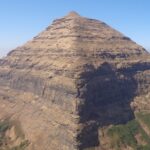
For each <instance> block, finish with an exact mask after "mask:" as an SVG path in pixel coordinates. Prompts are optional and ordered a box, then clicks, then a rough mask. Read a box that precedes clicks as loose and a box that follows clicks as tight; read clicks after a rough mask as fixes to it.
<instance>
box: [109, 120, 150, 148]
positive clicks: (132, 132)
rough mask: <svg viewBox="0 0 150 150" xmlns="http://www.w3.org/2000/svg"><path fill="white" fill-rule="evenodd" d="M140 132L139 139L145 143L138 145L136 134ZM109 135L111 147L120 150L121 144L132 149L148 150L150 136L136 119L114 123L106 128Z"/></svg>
mask: <svg viewBox="0 0 150 150" xmlns="http://www.w3.org/2000/svg"><path fill="white" fill-rule="evenodd" d="M138 134H140V137H141V140H142V141H144V142H145V143H147V144H145V145H140V144H139V143H138V141H137V139H136V135H138ZM108 136H109V137H111V148H114V149H115V150H120V149H121V147H122V146H124V147H126V146H130V147H132V148H133V149H134V150H150V137H149V136H148V135H147V134H146V133H145V131H144V130H143V129H142V127H141V126H140V124H139V123H138V121H136V120H132V121H130V122H128V123H127V124H124V125H114V126H112V127H111V128H110V129H109V130H108Z"/></svg>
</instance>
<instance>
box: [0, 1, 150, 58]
mask: <svg viewBox="0 0 150 150" xmlns="http://www.w3.org/2000/svg"><path fill="white" fill-rule="evenodd" d="M72 10H74V11H77V12H78V13H79V14H81V15H82V16H86V17H90V18H95V19H99V20H102V21H104V22H106V23H107V24H109V25H110V26H112V27H114V28H115V29H117V30H119V31H121V32H122V33H124V34H125V35H126V36H129V37H130V38H131V39H133V40H134V41H136V42H137V43H139V44H141V45H142V46H144V47H145V48H147V49H150V0H1V1H0V56H3V55H5V54H6V53H7V52H8V51H10V50H11V49H14V48H15V47H17V46H20V45H22V44H23V43H25V42H26V41H27V40H30V39H31V38H32V37H34V36H35V35H36V34H38V33H39V32H40V31H41V30H43V29H44V28H45V27H47V26H48V25H49V24H50V23H51V22H52V20H53V19H56V18H59V17H61V16H64V15H66V14H67V13H68V12H70V11H72Z"/></svg>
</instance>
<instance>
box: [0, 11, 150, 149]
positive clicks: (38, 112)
mask: <svg viewBox="0 0 150 150" xmlns="http://www.w3.org/2000/svg"><path fill="white" fill-rule="evenodd" d="M0 104H1V105H0V149H8V148H9V149H20V148H22V147H23V149H27V150H33V149H34V150H87V149H90V150H95V149H104V150H116V148H117V149H121V150H126V149H127V148H128V147H129V149H131V150H133V149H135V145H136V144H139V145H140V146H141V144H143V143H144V144H145V143H146V141H143V140H142V142H140V140H139V138H140V137H141V136H142V135H141V134H140V133H138V132H137V130H136V132H135V130H134V134H135V135H131V136H130V137H129V140H128V141H127V142H125V141H124V140H123V141H122V145H121V142H120V141H118V140H120V139H122V137H125V140H126V137H128V135H130V133H132V132H130V130H129V131H128V132H127V136H126V135H125V136H124V132H123V135H121V136H118V135H117V136H116V134H114V135H113V131H118V132H117V133H119V134H120V128H119V129H118V127H120V124H126V123H128V122H130V121H133V120H135V119H136V113H137V112H144V113H145V112H149V113H150V111H149V110H150V55H149V53H148V52H146V50H145V49H144V48H143V47H142V46H140V45H138V44H136V43H135V42H134V41H132V40H131V39H130V38H128V37H126V36H125V35H123V34H121V33H120V32H118V31H116V30H115V29H113V28H111V27H110V26H109V25H107V24H106V23H103V22H101V21H98V20H95V19H89V18H84V17H80V16H79V15H78V14H77V13H76V12H71V13H69V15H67V16H66V17H63V18H60V19H56V20H54V22H53V23H52V25H50V26H49V27H47V28H46V29H45V30H44V31H43V32H41V33H40V34H38V36H36V37H34V38H33V39H32V40H30V41H29V42H27V43H26V44H24V45H23V46H20V47H18V48H16V49H15V50H13V51H11V52H10V53H9V54H8V56H7V57H5V58H3V59H1V60H0ZM5 120H6V121H5ZM134 123H135V122H134ZM140 123H141V122H140ZM116 125H117V129H118V130H116V128H112V129H113V130H111V131H110V136H109V135H108V134H107V130H108V129H110V127H112V126H116ZM118 125H119V126H118ZM130 125H133V123H132V124H130ZM125 127H126V128H125V129H129V126H125ZM135 127H136V128H137V124H135V126H134V127H132V126H131V129H135ZM144 129H145V128H144ZM146 129H147V128H146ZM16 133H17V134H16ZM121 133H122V131H121ZM128 133H129V134H128ZM147 133H148V134H149V133H150V131H148V132H147ZM18 134H19V135H18ZM132 134H133V133H132ZM145 134H146V133H145ZM146 135H147V134H146ZM111 136H112V137H111ZM147 136H148V135H147ZM1 137H3V139H2V138H1ZM114 137H115V138H114ZM144 137H145V136H144ZM130 138H133V141H134V143H130V141H131V139H130ZM137 138H138V139H137ZM114 140H117V141H116V143H117V144H116V145H114V147H113V146H112V143H113V144H114V143H115V141H114ZM18 141H19V142H18ZM118 143H119V146H121V148H119V147H116V146H118ZM148 143H149V139H148ZM132 146H134V147H133V148H132ZM136 146H138V145H136Z"/></svg>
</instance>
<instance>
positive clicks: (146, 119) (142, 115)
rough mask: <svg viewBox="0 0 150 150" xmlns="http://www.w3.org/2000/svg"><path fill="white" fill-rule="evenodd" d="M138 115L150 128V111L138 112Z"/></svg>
mask: <svg viewBox="0 0 150 150" xmlns="http://www.w3.org/2000/svg"><path fill="white" fill-rule="evenodd" d="M137 117H138V118H139V119H140V120H141V121H142V122H143V123H144V124H145V125H147V127H148V128H149V129H150V113H137Z"/></svg>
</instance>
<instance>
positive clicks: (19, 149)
mask: <svg viewBox="0 0 150 150" xmlns="http://www.w3.org/2000/svg"><path fill="white" fill-rule="evenodd" d="M28 145H29V141H28V140H25V141H23V142H21V144H20V145H19V146H15V147H13V148H11V150H25V148H26V147H27V146H28Z"/></svg>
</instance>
